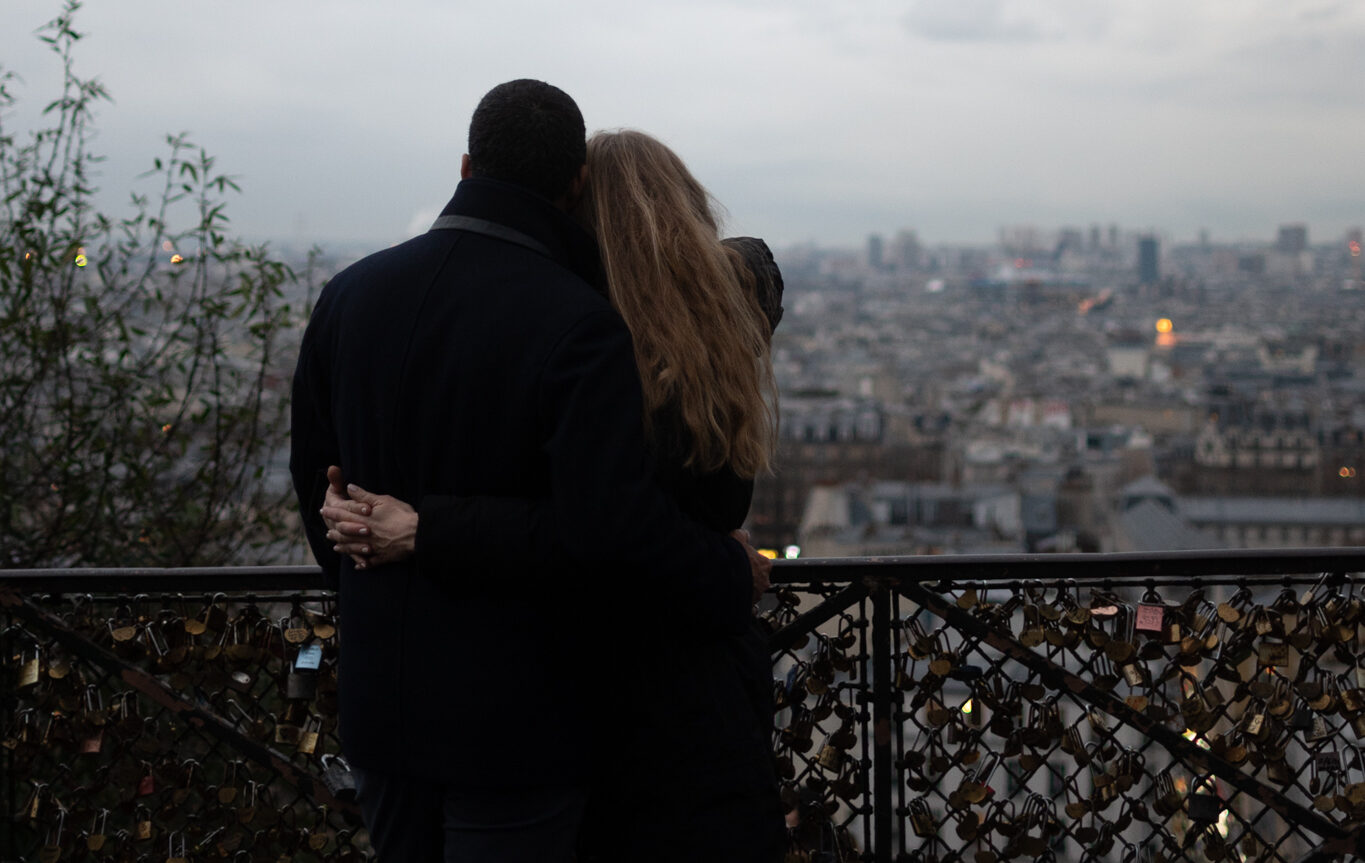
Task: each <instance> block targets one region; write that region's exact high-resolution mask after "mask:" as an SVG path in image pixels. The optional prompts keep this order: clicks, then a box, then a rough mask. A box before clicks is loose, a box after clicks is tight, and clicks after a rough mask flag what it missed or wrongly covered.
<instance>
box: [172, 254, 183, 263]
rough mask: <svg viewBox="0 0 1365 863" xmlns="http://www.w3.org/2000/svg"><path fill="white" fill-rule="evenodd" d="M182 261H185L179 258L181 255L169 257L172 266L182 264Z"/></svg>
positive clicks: (181, 257)
mask: <svg viewBox="0 0 1365 863" xmlns="http://www.w3.org/2000/svg"><path fill="white" fill-rule="evenodd" d="M184 260H185V258H184V257H183V256H181V255H171V263H172V264H179V263H183V262H184Z"/></svg>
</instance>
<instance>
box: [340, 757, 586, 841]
mask: <svg viewBox="0 0 1365 863" xmlns="http://www.w3.org/2000/svg"><path fill="white" fill-rule="evenodd" d="M353 769H354V772H355V779H356V801H357V802H358V803H359V804H360V811H361V814H362V815H363V816H364V818H365V825H366V827H368V828H369V831H370V841H371V843H372V844H373V845H374V849H375V851H376V852H377V853H378V855H379V863H570V861H572V860H573V855H574V845H575V843H576V842H577V839H578V828H579V825H580V823H581V822H582V820H583V808H584V804H585V803H586V801H587V796H588V795H587V790H586V789H585V788H581V787H578V786H550V787H533V788H514V789H503V788H467V787H462V786H457V785H442V784H437V783H432V782H427V781H423V780H417V779H410V778H407V777H403V776H393V775H390V774H387V773H383V772H379V771H374V770H364V769H361V768H358V767H357V768H353Z"/></svg>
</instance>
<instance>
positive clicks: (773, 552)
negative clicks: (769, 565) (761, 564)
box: [755, 548, 777, 560]
mask: <svg viewBox="0 0 1365 863" xmlns="http://www.w3.org/2000/svg"><path fill="white" fill-rule="evenodd" d="M755 550H756V551H757V552H758V553H759V554H761V555H763V556H764V557H766V558H767V559H768V560H777V549H775V548H760V549H755Z"/></svg>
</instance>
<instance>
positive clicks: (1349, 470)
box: [1337, 467, 1356, 479]
mask: <svg viewBox="0 0 1365 863" xmlns="http://www.w3.org/2000/svg"><path fill="white" fill-rule="evenodd" d="M1355 475H1356V469H1355V468H1353V467H1343V468H1342V469H1341V470H1339V471H1337V476H1339V477H1341V478H1342V479H1350V478H1351V477H1353V476H1355Z"/></svg>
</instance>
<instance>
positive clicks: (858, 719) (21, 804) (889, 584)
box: [0, 549, 1365, 863]
mask: <svg viewBox="0 0 1365 863" xmlns="http://www.w3.org/2000/svg"><path fill="white" fill-rule="evenodd" d="M1361 572H1365V549H1305V550H1298V549H1295V550H1271V551H1264V550H1258V551H1254V552H1249V551H1218V552H1198V553H1162V554H1110V555H1028V556H971V557H928V558H867V559H842V560H803V561H784V562H779V563H778V565H777V567H776V568H775V573H774V582H775V587H774V590H773V592H772V595H771V597H770V598H768V599H766V600H765V602H764V603H763V606H762V608H763V609H764V610H763V617H764V619H765V621H766V622H767V623H768V625H769V628H770V632H771V635H770V645H771V648H772V656H773V663H774V665H773V667H774V678H775V680H774V694H775V699H776V701H777V705H778V711H777V717H776V733H775V735H774V754H775V757H776V759H777V763H778V766H779V773H780V776H781V779H782V782H783V793H784V797H785V799H786V801H787V804H788V806H789V809H790V812H789V815H788V821H789V826H790V827H791V835H792V847H791V850H790V852H789V855H788V859H789V860H792V861H799V860H810V861H820V860H856V859H861V860H875V861H887V863H889V861H896V860H902V859H907V860H908V859H914V860H935V859H936V860H944V861H947V860H969V861H973V863H991V861H996V860H1007V859H1021V860H1034V859H1057V860H1153V861H1155V860H1306V859H1348V858H1350V857H1352V856H1355V855H1357V854H1365V838H1363V837H1362V829H1363V828H1362V825H1365V756H1363V755H1362V752H1361V748H1362V746H1361V741H1362V740H1365V656H1363V655H1362V654H1365V650H1362V648H1361V642H1360V639H1359V627H1360V624H1361V623H1362V622H1365V595H1361V596H1357V594H1356V590H1355V582H1354V580H1353V576H1354V575H1355V574H1357V573H1361ZM322 587H323V583H322V579H321V575H320V573H319V572H318V571H317V570H316V569H314V568H311V567H281V568H249V569H189V570H130V569H110V570H92V569H81V570H28V571H13V570H11V571H0V615H3V619H4V627H3V639H0V647H3V653H2V654H0V658H3V660H4V669H3V677H0V681H3V689H0V699H2V700H0V744H2V745H3V750H4V751H3V759H4V762H3V763H4V765H5V768H6V770H5V778H4V779H3V781H0V804H2V805H0V808H2V809H3V813H4V815H5V818H4V819H3V820H0V831H3V832H4V838H3V840H0V858H2V859H4V860H20V859H24V860H34V859H38V860H57V859H90V860H104V859H109V860H116V859H134V860H136V859H139V858H146V859H172V860H179V859H186V860H218V859H234V860H236V859H240V860H248V859H251V860H254V859H266V858H269V859H278V858H280V857H281V856H288V857H291V858H293V859H296V860H333V859H349V858H359V857H363V856H364V855H366V854H367V853H368V843H367V841H366V836H365V833H364V830H363V827H362V826H361V824H360V820H359V818H358V815H357V812H356V809H355V807H354V804H353V802H351V800H350V799H349V796H348V793H347V781H346V780H347V778H348V777H347V772H346V769H345V765H344V762H343V761H341V760H340V759H337V758H336V757H335V756H336V754H337V753H338V752H339V744H338V741H337V740H336V737H335V662H336V649H337V644H338V641H339V639H340V637H341V635H342V634H341V633H340V632H339V630H338V627H337V625H336V622H335V620H334V618H333V616H332V615H333V612H334V607H333V604H332V603H333V598H332V597H331V595H330V594H328V593H326V592H325V591H323V590H322Z"/></svg>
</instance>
